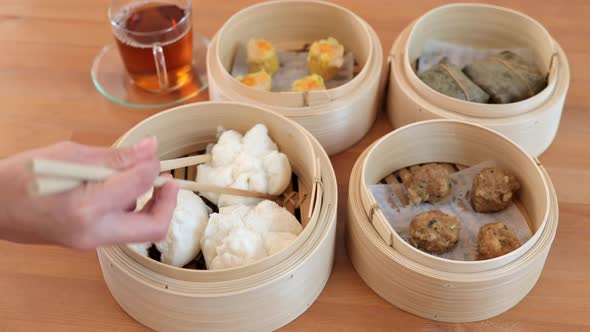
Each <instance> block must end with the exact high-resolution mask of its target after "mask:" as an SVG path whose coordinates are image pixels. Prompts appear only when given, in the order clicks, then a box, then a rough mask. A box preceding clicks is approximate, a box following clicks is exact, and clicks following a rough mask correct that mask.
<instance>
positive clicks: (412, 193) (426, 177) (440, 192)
mask: <svg viewBox="0 0 590 332" xmlns="http://www.w3.org/2000/svg"><path fill="white" fill-rule="evenodd" d="M449 174H450V172H449V169H448V168H447V167H445V166H443V165H439V164H426V165H423V166H414V167H412V168H410V171H409V172H407V171H406V172H405V173H402V174H401V177H402V180H403V182H404V184H405V185H406V187H407V188H408V198H409V200H410V204H412V205H417V204H420V203H422V202H430V203H439V202H442V201H444V200H445V199H446V198H448V197H449V196H450V193H451V185H450V183H449Z"/></svg>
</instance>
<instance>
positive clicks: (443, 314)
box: [346, 120, 559, 322]
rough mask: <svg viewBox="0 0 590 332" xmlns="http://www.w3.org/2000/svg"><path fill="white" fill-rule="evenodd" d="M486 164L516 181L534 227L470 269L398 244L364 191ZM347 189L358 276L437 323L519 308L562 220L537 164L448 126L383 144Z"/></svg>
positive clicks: (418, 129)
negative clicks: (436, 167)
mask: <svg viewBox="0 0 590 332" xmlns="http://www.w3.org/2000/svg"><path fill="white" fill-rule="evenodd" d="M409 138H412V139H411V140H409ZM402 142H406V143H402ZM490 159H492V160H494V161H496V163H498V164H499V166H500V167H502V168H505V169H508V170H510V171H512V172H514V174H516V175H517V177H518V178H519V180H520V181H521V183H522V186H523V187H522V189H521V192H520V193H519V195H518V198H519V200H520V203H522V205H523V206H525V207H526V210H527V212H528V214H529V217H530V221H531V223H532V226H533V227H534V228H533V231H534V235H533V237H532V238H531V239H530V240H529V241H527V242H526V243H524V244H523V245H522V246H521V247H520V248H519V249H517V250H515V251H513V252H512V253H509V254H507V255H504V256H501V257H498V258H495V259H491V260H485V261H473V262H459V261H452V260H448V259H442V258H438V257H435V256H432V255H429V254H426V253H424V252H422V251H419V250H417V249H416V248H414V247H412V246H411V245H409V244H408V243H406V242H405V241H403V240H402V239H401V238H400V237H399V235H397V233H395V231H394V230H393V229H392V228H391V226H390V225H389V224H388V222H387V221H386V220H385V217H384V216H383V214H382V213H381V212H380V211H379V209H375V208H373V206H374V202H375V201H374V198H373V197H372V194H371V193H370V192H369V190H368V185H370V184H375V183H378V182H379V181H380V180H381V179H383V178H384V177H386V176H387V175H388V174H391V173H392V172H393V171H395V170H396V169H401V168H404V167H407V166H411V165H415V164H422V163H427V162H445V163H454V164H461V165H474V164H477V163H479V162H482V161H486V160H490ZM349 188H350V189H349V211H348V212H349V218H348V229H347V235H346V241H347V248H348V253H349V256H350V258H351V260H352V263H353V266H354V267H355V269H356V271H357V272H358V273H359V275H360V276H361V278H362V279H363V280H364V281H365V282H366V283H367V285H369V287H371V289H373V290H374V291H375V292H376V293H377V294H379V295H380V296H381V297H383V298H384V299H385V300H387V301H388V302H390V303H392V304H394V305H396V306H397V307H399V308H401V309H403V310H405V311H408V312H410V313H413V314H416V315H419V316H421V317H425V318H428V319H433V320H439V321H447V322H469V321H477V320H483V319H487V318H491V317H494V316H496V315H498V314H500V313H502V312H504V311H506V310H508V309H510V308H511V307H512V306H514V305H516V304H517V303H518V302H519V301H520V300H521V299H522V298H523V297H524V296H526V294H527V293H528V292H529V291H530V289H531V288H532V287H533V286H534V285H535V283H536V281H537V280H538V278H539V276H540V274H541V271H542V269H543V265H544V262H545V259H546V257H547V254H548V252H549V249H550V246H551V243H552V241H553V239H554V237H555V233H556V229H557V223H558V218H559V212H558V206H557V197H556V194H555V190H554V188H553V185H552V184H551V181H550V180H549V177H548V176H547V173H546V172H545V170H544V168H543V167H542V166H541V165H540V163H539V162H538V160H535V159H532V158H531V157H529V156H528V155H527V154H526V152H525V151H524V150H522V149H521V148H520V147H518V145H516V144H515V143H514V142H512V141H510V140H509V139H507V138H506V137H504V136H502V135H500V134H498V133H496V132H493V131H491V130H488V129H485V128H484V127H481V126H478V125H475V124H469V123H465V122H459V121H453V120H431V121H425V122H420V123H416V124H413V125H408V126H405V127H403V128H400V129H397V130H395V131H394V132H392V133H390V134H388V135H386V136H385V137H383V138H381V139H380V140H378V141H377V142H375V143H374V144H373V145H372V146H370V147H369V148H367V150H365V152H364V153H363V154H362V155H361V156H360V158H359V159H358V160H357V162H356V164H355V166H354V168H353V171H352V175H351V178H350V186H349ZM376 225H378V226H376Z"/></svg>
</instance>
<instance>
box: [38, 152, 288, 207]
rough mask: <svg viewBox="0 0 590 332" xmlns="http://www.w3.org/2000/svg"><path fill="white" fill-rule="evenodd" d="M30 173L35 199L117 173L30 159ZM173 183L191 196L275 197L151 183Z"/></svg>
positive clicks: (181, 161) (167, 166) (178, 164)
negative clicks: (198, 194)
mask: <svg viewBox="0 0 590 332" xmlns="http://www.w3.org/2000/svg"><path fill="white" fill-rule="evenodd" d="M210 159H211V156H210V155H208V154H206V155H199V156H191V157H186V158H178V159H171V160H164V161H161V162H160V171H161V172H166V171H170V170H173V169H178V168H183V167H188V166H192V165H198V164H202V163H206V162H208V161H209V160H210ZM29 171H30V172H31V173H32V174H33V181H32V183H31V187H30V191H31V193H33V194H35V195H41V196H42V195H52V194H57V193H62V192H65V191H69V190H72V189H74V188H76V187H78V186H81V185H83V184H84V183H85V182H101V181H105V180H107V179H109V178H110V177H111V176H113V175H115V174H117V171H116V170H113V169H110V168H107V167H101V166H88V165H81V164H76V163H71V162H65V161H57V160H47V159H32V160H31V162H30V163H29ZM169 181H172V182H175V183H176V184H177V185H178V186H179V187H180V188H181V189H187V190H191V191H194V192H200V193H204V192H211V193H220V194H228V195H235V196H244V197H255V198H263V199H271V200H274V199H276V197H275V196H273V195H269V194H265V193H260V192H255V191H249V190H242V189H234V188H225V187H219V186H213V185H208V184H203V183H197V182H195V181H188V180H179V179H171V178H167V177H162V176H159V177H157V178H156V180H155V181H154V187H160V186H162V185H164V184H165V183H166V182H169Z"/></svg>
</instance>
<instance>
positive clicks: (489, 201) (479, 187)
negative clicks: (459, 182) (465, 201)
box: [471, 167, 520, 213]
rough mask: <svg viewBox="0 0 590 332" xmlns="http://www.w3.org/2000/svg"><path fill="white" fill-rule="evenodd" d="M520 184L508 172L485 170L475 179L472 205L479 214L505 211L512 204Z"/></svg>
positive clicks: (495, 168) (494, 169)
mask: <svg viewBox="0 0 590 332" xmlns="http://www.w3.org/2000/svg"><path fill="white" fill-rule="evenodd" d="M519 189H520V183H519V182H518V180H517V179H516V178H515V177H514V175H512V174H510V173H509V172H507V171H504V170H502V169H499V168H497V167H494V168H484V169H482V170H481V171H480V172H479V174H478V175H476V176H475V178H474V179H473V187H472V192H471V204H472V205H473V209H474V210H475V211H477V212H484V213H488V212H497V211H501V210H504V209H505V208H507V207H508V205H510V203H511V202H512V197H513V195H514V193H515V192H517V191H518V190H519Z"/></svg>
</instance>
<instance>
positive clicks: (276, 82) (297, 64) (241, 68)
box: [231, 44, 354, 92]
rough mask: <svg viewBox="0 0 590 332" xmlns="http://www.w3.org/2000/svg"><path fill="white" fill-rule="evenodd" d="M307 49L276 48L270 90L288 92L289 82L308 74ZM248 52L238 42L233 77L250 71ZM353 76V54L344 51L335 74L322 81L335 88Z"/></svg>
mask: <svg viewBox="0 0 590 332" xmlns="http://www.w3.org/2000/svg"><path fill="white" fill-rule="evenodd" d="M307 53H308V52H307V51H292V50H280V49H277V54H278V56H279V69H278V70H277V72H276V73H275V74H274V75H273V77H272V87H271V91H272V92H289V91H291V84H292V83H293V82H294V81H296V80H298V79H301V78H303V77H305V76H308V75H310V73H309V70H308V69H307ZM247 59H248V54H247V51H246V46H245V45H244V44H240V45H239V46H238V50H237V52H236V56H235V58H234V64H233V66H232V70H231V75H232V76H233V77H238V76H244V77H245V76H246V75H248V74H249V73H250V67H249V66H248V61H247ZM353 76H354V54H353V53H352V52H345V53H344V63H343V65H342V67H340V69H339V70H338V72H337V73H336V76H335V77H334V78H333V79H331V80H329V81H326V82H324V83H325V84H326V89H333V88H337V87H339V86H341V85H343V84H346V83H348V82H349V81H350V80H352V78H353Z"/></svg>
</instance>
